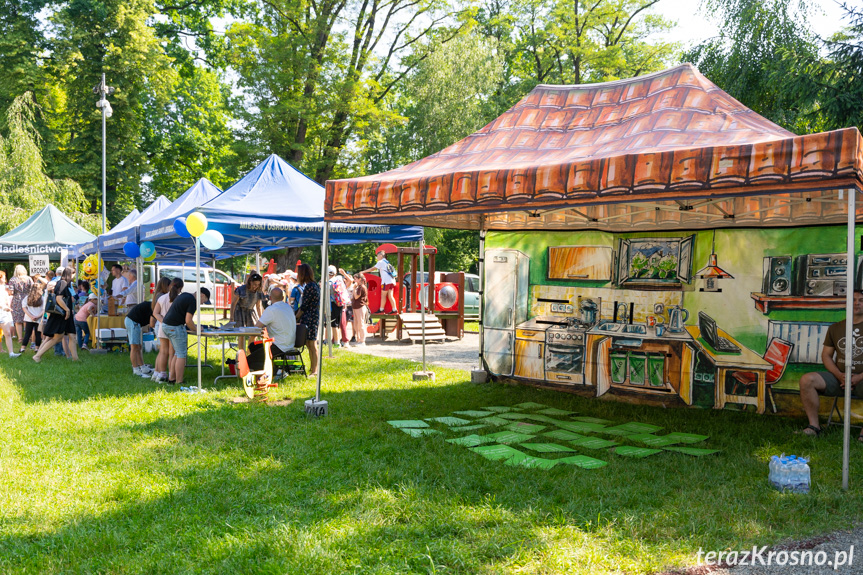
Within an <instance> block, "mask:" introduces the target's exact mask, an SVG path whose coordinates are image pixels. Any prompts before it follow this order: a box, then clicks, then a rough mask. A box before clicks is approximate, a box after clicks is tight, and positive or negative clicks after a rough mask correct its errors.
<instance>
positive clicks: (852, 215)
mask: <svg viewBox="0 0 863 575" xmlns="http://www.w3.org/2000/svg"><path fill="white" fill-rule="evenodd" d="M856 216H857V189H856V188H851V189H849V190H848V260H847V261H848V269H849V272H848V273H847V274H845V275H846V279H845V281H846V284H845V318H846V321H845V357H854V339H853V329H854V321H853V319H852V318H853V317H854V274H852V273H851V272H850V270H852V269H854V268H853V265H854V264H853V262H854V261H855V257H854V247H855V246H854V244H855V243H856V242H855V241H854V235H855V234H854V226H855V223H856V222H855V220H856ZM853 363H854V362H853V361H847V362H845V381H851V369H852V368H853V367H854V366H853ZM842 435H843V437H842V489H843V490H844V491H848V466H849V459H850V455H851V453H850V450H851V386H850V385H846V386H845V420H844V421H843V431H842Z"/></svg>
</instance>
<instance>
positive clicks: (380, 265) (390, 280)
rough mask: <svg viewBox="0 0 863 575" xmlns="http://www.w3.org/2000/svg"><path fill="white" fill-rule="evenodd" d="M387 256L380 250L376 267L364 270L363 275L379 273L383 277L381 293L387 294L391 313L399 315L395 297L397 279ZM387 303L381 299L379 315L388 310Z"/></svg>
mask: <svg viewBox="0 0 863 575" xmlns="http://www.w3.org/2000/svg"><path fill="white" fill-rule="evenodd" d="M386 256H387V254H386V252H385V251H383V250H379V251H378V252H377V253H376V254H375V257H376V258H377V259H378V261H377V262H375V265H373V266H372V267H370V268H369V269H367V270H363V271H361V272H360V273H361V274H368V273H372V272H378V273H379V274H380V276H381V291H382V292H383V293H384V294H386V296H387V301H388V302H389V303H390V310H391V311H390V313H398V306H397V305H396V296H395V293H394V291H395V288H396V278H395V276H394V274H393V273H391V270H392V264H390V262H388V261H387V257H386ZM386 307H387V306H386V302H384V300H383V298H381V308H380V309H379V310H378V313H384V310H385V309H386Z"/></svg>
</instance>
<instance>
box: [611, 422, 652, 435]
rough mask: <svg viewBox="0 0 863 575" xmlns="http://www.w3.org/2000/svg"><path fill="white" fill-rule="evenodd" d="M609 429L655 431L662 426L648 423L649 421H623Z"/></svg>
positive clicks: (637, 431) (638, 431)
mask: <svg viewBox="0 0 863 575" xmlns="http://www.w3.org/2000/svg"><path fill="white" fill-rule="evenodd" d="M611 429H622V430H623V431H628V432H630V433H656V432H657V431H659V430H661V429H662V428H661V427H660V426H658V425H650V424H649V423H639V422H637V421H630V422H629V423H624V424H622V425H615V426H614V427H612V428H611Z"/></svg>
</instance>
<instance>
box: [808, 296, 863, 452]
mask: <svg viewBox="0 0 863 575" xmlns="http://www.w3.org/2000/svg"><path fill="white" fill-rule="evenodd" d="M853 309H854V316H853V318H852V321H853V322H854V326H853V328H852V333H853V337H854V343H853V345H852V349H853V350H854V358H853V364H852V367H851V385H852V386H853V389H852V391H851V397H854V398H856V399H863V383H861V381H863V333H861V331H863V290H854V308H853ZM845 321H846V320H844V319H843V320H842V321H840V322H837V323H834V324H833V325H831V326H830V327H829V328H827V337H825V338H824V347H823V348H822V349H821V362H822V363H823V364H824V367H825V368H826V369H827V371H816V372H812V373H807V374H805V375H804V376H803V377H801V378H800V401H801V402H802V403H803V409H804V410H805V411H806V417H808V418H809V425H807V426H806V427H805V428H803V429H802V430H801V431H799V433H802V434H804V435H810V436H812V437H817V436H819V435H821V425H820V424H819V421H818V408H819V407H820V404H821V402H820V400H819V398H818V396H819V395H825V396H827V397H845ZM857 441H860V442H863V432H861V433H860V435H859V436H858V437H857Z"/></svg>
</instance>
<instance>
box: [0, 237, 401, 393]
mask: <svg viewBox="0 0 863 575" xmlns="http://www.w3.org/2000/svg"><path fill="white" fill-rule="evenodd" d="M370 272H376V273H379V274H380V276H381V279H382V284H383V286H384V290H385V293H386V294H387V298H388V299H389V300H392V301H391V302H390V309H396V306H395V300H394V298H393V294H392V292H393V288H394V286H395V277H394V272H393V270H392V266H391V265H390V264H389V262H387V261H386V257H385V254H384V253H383V252H381V253H379V254H377V263H376V264H375V266H373V267H372V268H369V269H368V270H363V271H360V272H356V273H354V274H350V273H348V272H346V271H345V270H344V269H337V268H336V267H335V266H332V265H331V266H329V267H328V268H327V270H326V278H324V279H322V281H326V282H328V287H329V289H328V293H329V312H330V314H329V315H330V321H329V324H328V325H325V326H319V317H318V314H319V305H320V297H321V286H322V284H321V283H320V282H318V281H316V279H315V272H314V271H313V269H312V268H311V266H309V265H308V264H299V265H298V266H297V268H296V270H287V271H285V272H283V273H270V274H266V275H264V276H262V275H261V274H260V273H258V272H257V271H252V272H251V273H249V274H248V275H247V277H246V278H245V281H244V282H243V283H241V284H239V285H236V284H235V286H236V287H234V288H233V292H232V294H231V301H230V319H231V321H232V322H233V324H234V325H235V326H236V327H257V328H259V329H261V330H262V333H263V335H264V336H265V337H270V338H272V339H273V345H272V349H273V353H274V354H282V353H284V352H286V351H288V350H291V349H293V348H295V347H296V346H303V345H305V347H306V349H307V350H308V353H309V359H310V364H311V370H310V372H309V376H310V377H312V376H315V375H316V369H317V362H318V353H319V350H318V349H317V339H318V329H323V330H324V333H323V341H324V344H325V345H326V344H329V343H330V342H332V345H334V346H335V347H345V348H349V347H352V346H364V345H366V333H367V326H368V323H369V320H370V316H371V311H370V310H369V307H368V306H369V298H368V286H367V283H366V280H365V277H364V274H365V273H370ZM110 275H111V277H110V278H109V280H108V281H107V282H105V283H106V286H105V287H106V289H105V291H104V293H103V296H104V298H105V299H103V301H102V302H101V303H102V308H103V309H104V308H107V307H108V306H109V303H110V305H111V306H112V307H116V309H117V310H119V311H120V312H121V313H122V314H123V315H125V317H124V325H125V329H126V336H127V339H128V344H129V359H130V363H131V366H132V371H133V373H134V374H135V375H137V376H140V377H144V378H150V379H152V380H154V381H156V382H159V383H163V382H164V383H171V384H179V383H182V382H183V378H184V371H185V366H186V355H187V351H188V334H189V332H193V331H195V330H196V328H197V326H196V325H195V312H196V310H197V299H196V297H195V294H194V293H188V292H184V287H185V283H184V282H183V280H182V279H181V278H169V277H162V278H160V279H159V281H158V282H157V283H156V284H155V286H152V290H153V296H152V298H151V299H146V298H144V301H141V302H139V301H138V278H137V272H136V270H135V269H134V268H130V267H128V266H126V267H124V266H122V265H120V264H116V265H114V266H112V267H111V270H110ZM200 297H201V301H202V302H203V303H208V302H209V299H210V292H209V290H208V289H207V288H201V292H200ZM98 298H99V296H98V295H97V294H96V293H94V290H93V289H92V286H91V284H90V283H89V282H87V281H85V280H78V281H77V282H76V278H75V269H74V268H73V267H58V268H56V269H54V270H51V271H49V272H48V273H47V274H46V275H45V276H41V275H34V276H32V277H31V276H29V275H28V274H27V270H26V268H25V267H24V266H23V265H17V266H15V268H14V272H13V275H12V278H11V279H9V280H8V282H7V278H6V273H5V272H3V271H0V328H2V330H3V338H2V339H0V353H8V354H9V356H10V357H19V356H20V355H21V354H23V353H25V352H26V351H28V350H29V351H32V352H33V356H32V357H33V361H35V362H37V363H39V362H41V361H42V359H43V357H44V355H45V354H46V353H47V352H48V351H50V350H52V349H53V350H54V353H55V355H58V356H65V357H66V358H68V359H69V360H71V361H78V359H79V355H78V351H79V350H88V349H89V348H90V347H91V346H93V340H94V337H93V336H94V334H93V333H91V330H90V323H89V322H88V320H89V318H91V317H93V316H95V315H96V314H97V313H98V310H99V307H100V306H99V301H98ZM382 305H386V301H384V302H382ZM298 324H302V325H304V326H305V328H306V329H305V338H306V341H304V342H298V341H296V333H297V325H298ZM151 330H152V333H153V335H154V339H155V340H157V341H158V353H157V356H156V360H155V365H154V366H150V365H147V364H146V363H145V362H144V354H143V334H144V333H145V332H147V331H151ZM15 339H17V340H18V346H17V347H18V350H17V351H15V347H16V346H15V343H14V340H15ZM239 339H240V341H239V342H238V343H239V346H240V347H241V348H243V347H245V341H244V339H243V338H239ZM4 343H5V348H6V349H5V350H4V345H3V344H4Z"/></svg>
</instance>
